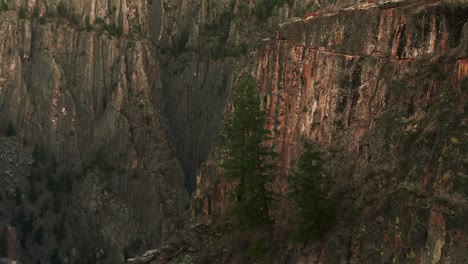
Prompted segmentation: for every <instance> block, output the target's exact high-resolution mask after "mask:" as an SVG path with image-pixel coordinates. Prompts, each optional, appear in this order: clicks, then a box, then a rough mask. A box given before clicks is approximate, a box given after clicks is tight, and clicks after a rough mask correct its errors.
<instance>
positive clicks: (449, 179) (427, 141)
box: [196, 1, 468, 263]
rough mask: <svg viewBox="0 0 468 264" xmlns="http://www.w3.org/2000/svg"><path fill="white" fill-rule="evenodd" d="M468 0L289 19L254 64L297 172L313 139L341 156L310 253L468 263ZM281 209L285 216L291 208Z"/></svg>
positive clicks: (340, 258) (221, 191)
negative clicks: (332, 210)
mask: <svg viewBox="0 0 468 264" xmlns="http://www.w3.org/2000/svg"><path fill="white" fill-rule="evenodd" d="M467 18H468V7H467V6H466V4H464V5H455V4H453V5H451V4H450V3H448V4H447V3H439V2H437V1H433V2H430V1H408V2H407V3H400V4H395V5H391V6H381V7H380V8H379V7H376V6H374V5H362V6H360V7H356V8H351V9H348V10H343V11H341V12H339V13H329V14H326V13H322V14H321V15H320V16H318V17H315V18H312V19H309V20H305V21H304V20H302V21H297V22H292V23H287V24H284V25H283V26H282V28H281V29H280V30H279V31H278V32H277V34H276V39H275V40H272V41H270V42H269V43H267V44H265V45H264V46H263V47H262V48H261V49H260V50H259V51H258V53H257V55H256V57H255V59H253V62H252V64H253V65H254V66H253V67H252V72H253V73H254V74H255V75H256V76H257V79H258V81H259V92H260V94H261V96H262V97H263V102H264V106H265V108H266V109H267V112H268V120H269V121H268V124H267V125H268V128H269V129H271V130H272V131H273V133H274V135H275V138H276V142H275V143H276V146H277V150H278V151H279V153H280V157H281V158H280V170H279V171H278V175H277V177H276V188H277V189H278V191H280V192H281V193H285V191H286V188H287V184H286V181H287V174H288V173H289V172H290V171H291V167H292V166H293V164H294V162H295V161H296V160H297V158H298V155H299V153H300V148H301V146H302V143H301V142H302V139H307V140H312V141H315V142H318V143H319V144H321V145H322V146H323V148H324V149H325V150H326V151H327V153H328V157H329V158H330V160H331V168H330V170H331V171H330V176H331V177H332V178H333V180H334V182H335V184H334V190H333V192H332V195H333V199H334V200H335V204H336V206H337V207H338V210H339V216H338V217H339V219H340V220H339V223H338V224H337V226H335V227H334V228H333V230H332V231H331V232H330V233H329V234H328V236H327V238H326V239H325V242H323V243H321V244H320V247H319V249H317V248H316V249H315V250H313V249H312V248H309V249H304V250H303V251H301V252H299V253H289V254H292V256H294V257H296V258H297V261H298V262H300V263H312V262H314V261H317V260H318V259H320V261H321V262H323V263H387V262H393V263H463V262H466V261H467V260H468V259H467V255H466V253H462V252H465V250H463V249H464V248H466V247H467V246H468V240H467V234H468V232H467V230H466V225H464V224H462V223H466V222H467V221H468V215H467V211H468V202H467V200H468V196H467V195H468V194H467V189H468V185H467V176H466V167H467V163H466V150H467V145H466V140H465V139H466V129H467V122H468V121H467V119H466V111H467V106H466V99H467V91H468V82H467V79H466V78H467V77H468V73H467V67H466V64H467V59H466V56H467V52H468V46H467V41H468V23H467ZM217 164H218V161H217V155H216V154H214V155H213V157H212V159H210V160H209V162H207V164H206V165H204V166H203V167H202V170H201V172H200V173H199V193H198V195H199V197H201V198H200V200H199V201H200V203H199V204H198V206H199V208H198V209H196V210H200V211H203V214H204V215H205V216H207V215H208V216H210V215H217V214H220V213H222V212H224V210H225V209H226V206H227V204H228V202H227V195H226V194H227V189H228V187H227V185H226V184H224V183H223V179H222V178H217V177H216V175H222V173H221V172H219V171H218V169H217ZM276 210H277V212H275V216H276V215H279V216H280V217H276V220H277V222H278V223H279V226H283V225H286V226H287V223H288V222H287V221H286V220H284V219H287V217H284V216H285V215H286V216H287V215H288V214H289V213H288V212H289V209H288V206H287V203H286V202H284V201H281V200H280V201H279V202H278V208H277V209H276Z"/></svg>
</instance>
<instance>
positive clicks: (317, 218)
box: [288, 143, 335, 241]
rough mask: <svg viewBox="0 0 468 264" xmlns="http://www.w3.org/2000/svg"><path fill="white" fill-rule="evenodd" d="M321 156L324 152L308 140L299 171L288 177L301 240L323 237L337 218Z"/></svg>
mask: <svg viewBox="0 0 468 264" xmlns="http://www.w3.org/2000/svg"><path fill="white" fill-rule="evenodd" d="M321 156H322V153H321V152H320V151H317V150H314V149H313V147H312V145H311V144H310V143H305V144H304V150H303V153H302V155H301V158H300V160H299V163H298V164H297V168H296V172H295V173H294V174H293V175H292V176H290V177H289V178H288V184H289V198H290V199H291V200H292V202H293V204H294V205H295V206H296V222H297V234H296V237H297V238H298V239H299V240H301V241H306V240H309V239H312V240H314V239H318V238H320V237H321V236H322V235H323V234H324V233H325V232H326V231H328V229H330V227H331V226H332V224H333V223H334V220H335V210H334V208H333V206H332V203H331V201H330V199H328V197H327V189H328V185H329V180H328V178H326V177H325V176H324V175H323V170H324V169H323V161H322V157H321Z"/></svg>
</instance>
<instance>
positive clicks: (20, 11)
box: [18, 6, 26, 19]
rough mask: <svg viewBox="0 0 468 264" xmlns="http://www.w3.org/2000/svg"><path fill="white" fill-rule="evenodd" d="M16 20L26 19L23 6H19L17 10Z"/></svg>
mask: <svg viewBox="0 0 468 264" xmlns="http://www.w3.org/2000/svg"><path fill="white" fill-rule="evenodd" d="M18 18H19V19H26V9H24V7H23V6H20V8H19V10H18Z"/></svg>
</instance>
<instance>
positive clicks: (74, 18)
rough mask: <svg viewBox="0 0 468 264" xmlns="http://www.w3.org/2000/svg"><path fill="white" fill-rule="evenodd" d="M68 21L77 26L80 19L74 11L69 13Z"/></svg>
mask: <svg viewBox="0 0 468 264" xmlns="http://www.w3.org/2000/svg"><path fill="white" fill-rule="evenodd" d="M70 23H71V24H72V25H73V26H77V25H78V24H79V23H80V21H79V20H78V17H77V16H76V14H75V13H71V14H70Z"/></svg>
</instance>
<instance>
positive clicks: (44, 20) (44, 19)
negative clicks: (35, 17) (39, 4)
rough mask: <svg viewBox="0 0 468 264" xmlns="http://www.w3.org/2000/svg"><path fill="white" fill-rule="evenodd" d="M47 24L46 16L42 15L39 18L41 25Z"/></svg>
mask: <svg viewBox="0 0 468 264" xmlns="http://www.w3.org/2000/svg"><path fill="white" fill-rule="evenodd" d="M45 22H46V18H45V16H43V15H42V16H41V17H40V18H39V24H41V25H44V24H45Z"/></svg>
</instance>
